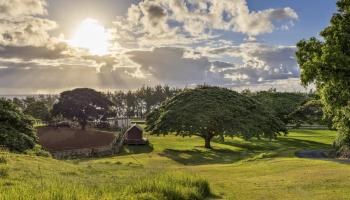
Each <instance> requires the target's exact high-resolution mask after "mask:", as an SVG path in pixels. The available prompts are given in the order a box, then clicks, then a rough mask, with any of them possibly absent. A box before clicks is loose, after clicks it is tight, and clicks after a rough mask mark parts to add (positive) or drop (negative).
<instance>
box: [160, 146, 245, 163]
mask: <svg viewBox="0 0 350 200" xmlns="http://www.w3.org/2000/svg"><path fill="white" fill-rule="evenodd" d="M243 154H244V153H243V152H240V151H233V150H230V149H212V150H200V149H191V150H175V149H165V150H164V151H163V152H162V153H160V154H159V155H160V156H164V157H168V158H170V159H172V160H174V161H176V162H178V163H181V164H183V165H204V164H218V163H221V164H228V163H232V162H235V161H239V160H241V159H242V157H244V155H243Z"/></svg>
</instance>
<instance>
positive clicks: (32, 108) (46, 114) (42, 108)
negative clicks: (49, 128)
mask: <svg viewBox="0 0 350 200" xmlns="http://www.w3.org/2000/svg"><path fill="white" fill-rule="evenodd" d="M23 112H24V113H25V114H27V115H31V116H32V117H34V118H35V119H40V120H42V121H46V122H47V121H49V120H50V115H51V114H50V110H49V107H48V106H47V104H46V103H45V102H44V101H33V102H31V103H29V104H28V105H27V107H26V108H25V109H24V111H23Z"/></svg>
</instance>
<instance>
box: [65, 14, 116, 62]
mask: <svg viewBox="0 0 350 200" xmlns="http://www.w3.org/2000/svg"><path fill="white" fill-rule="evenodd" d="M109 41H110V34H109V33H108V31H107V30H106V29H105V27H103V26H102V25H101V24H100V23H99V22H98V21H97V20H95V19H90V18H88V19H85V20H84V21H82V22H81V24H80V25H79V27H78V28H77V30H76V31H75V34H74V36H73V38H72V39H71V40H69V41H68V43H69V44H70V45H71V46H73V47H77V48H82V49H86V50H88V51H89V52H90V53H91V54H94V55H106V54H108V50H109V47H110V43H109Z"/></svg>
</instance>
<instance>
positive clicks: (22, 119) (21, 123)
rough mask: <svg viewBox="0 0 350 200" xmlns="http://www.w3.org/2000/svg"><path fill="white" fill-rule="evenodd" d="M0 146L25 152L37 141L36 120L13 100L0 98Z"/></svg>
mask: <svg viewBox="0 0 350 200" xmlns="http://www.w3.org/2000/svg"><path fill="white" fill-rule="evenodd" d="M0 121H1V123H0V146H3V147H5V148H7V149H8V150H10V151H17V152H24V151H26V150H27V149H32V148H33V147H34V146H35V144H36V143H37V140H38V139H37V136H36V132H35V130H34V127H33V126H34V120H33V118H31V117H30V116H27V115H25V114H23V112H22V111H21V110H20V109H19V108H18V107H17V106H16V105H14V104H13V103H12V102H11V101H7V100H4V99H0Z"/></svg>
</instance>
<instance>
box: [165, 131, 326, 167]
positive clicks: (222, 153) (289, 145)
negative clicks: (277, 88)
mask: <svg viewBox="0 0 350 200" xmlns="http://www.w3.org/2000/svg"><path fill="white" fill-rule="evenodd" d="M221 144H225V145H228V146H231V147H235V148H237V147H238V148H240V150H233V149H228V148H215V145H214V149H211V150H207V149H199V148H196V149H190V150H178V149H166V150H164V151H163V152H162V153H160V154H159V155H160V156H164V157H168V158H170V159H172V160H174V161H176V162H178V163H181V164H183V165H206V164H232V163H235V162H238V161H241V160H245V159H251V158H253V157H255V156H257V157H258V158H259V156H258V155H259V154H260V155H262V156H261V157H262V158H265V156H266V155H268V156H270V157H294V156H295V153H296V152H297V151H300V150H303V149H331V148H332V146H331V145H328V144H324V143H319V142H314V141H308V140H299V139H294V138H284V137H281V138H279V139H278V140H276V141H272V142H270V141H266V140H254V141H236V140H228V141H225V142H222V143H221Z"/></svg>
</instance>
